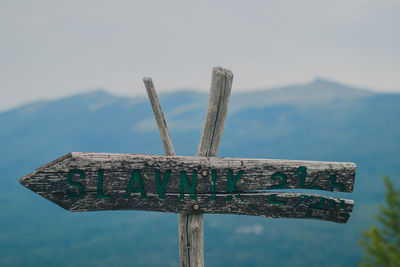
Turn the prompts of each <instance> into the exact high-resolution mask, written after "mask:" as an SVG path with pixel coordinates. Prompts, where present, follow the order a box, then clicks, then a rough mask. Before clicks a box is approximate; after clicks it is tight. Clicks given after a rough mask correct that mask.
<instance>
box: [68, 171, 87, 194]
mask: <svg viewBox="0 0 400 267" xmlns="http://www.w3.org/2000/svg"><path fill="white" fill-rule="evenodd" d="M75 175H79V177H80V178H81V179H82V180H84V179H85V173H84V172H83V171H81V170H77V169H74V170H70V171H69V172H68V176H67V183H68V184H69V185H70V186H72V187H76V188H77V189H78V193H73V192H72V190H70V189H67V192H66V193H67V196H68V197H70V198H80V197H83V196H84V195H85V188H84V186H83V184H81V183H79V182H74V181H72V177H74V176H75Z"/></svg>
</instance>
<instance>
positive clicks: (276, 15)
mask: <svg viewBox="0 0 400 267" xmlns="http://www.w3.org/2000/svg"><path fill="white" fill-rule="evenodd" d="M399 14H400V1H398V0H370V1H368V0H364V1H361V0H343V1H342V0H336V1H321V0H314V1H311V0H303V1H298V0H293V1H285V0H277V1H267V0H260V1H256V0H246V1H245V0H242V1H239V0H214V1H207V0H202V1H188V0H186V1H175V0H167V1H166V0H160V1H151V0H146V1H132V0H130V1H117V0H113V1H111V0H110V1H100V0H93V1H84V0H79V1H78V0H77V1H73V0H68V1H56V0H49V1H40V0H35V1H30V0H29V1H28V0H27V1H18V0H9V1H7V0H0V38H1V39H0V90H1V91H0V111H2V110H6V109H9V108H12V107H15V106H17V105H20V104H24V103H27V102H31V101H36V100H42V99H53V98H58V97H63V96H66V95H71V94H76V93H80V92H86V91H88V90H91V89H94V88H105V89H106V90H108V91H109V92H112V93H115V94H119V95H130V96H132V95H137V94H144V93H145V89H144V86H143V82H142V78H143V77H144V76H150V77H152V78H153V80H154V83H155V85H156V88H157V90H158V91H159V92H165V91H171V90H175V89H181V88H193V89H197V90H203V91H208V90H209V84H210V74H211V69H212V67H214V66H223V67H225V68H228V69H231V70H232V71H233V73H234V75H235V78H234V83H233V91H236V92H237V91H241V90H242V91H243V90H251V89H258V88H271V87H275V86H281V85H288V84H295V83H306V82H309V81H311V80H312V79H314V78H315V77H322V78H326V79H331V80H335V81H339V82H342V83H346V84H349V85H356V86H359V87H366V88H370V89H373V90H376V91H396V92H400V15H399Z"/></svg>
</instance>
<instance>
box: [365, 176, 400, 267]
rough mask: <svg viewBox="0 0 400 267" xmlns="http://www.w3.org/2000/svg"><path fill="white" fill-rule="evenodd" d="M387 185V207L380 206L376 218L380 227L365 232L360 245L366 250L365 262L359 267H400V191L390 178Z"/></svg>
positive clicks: (386, 182) (384, 177)
mask: <svg viewBox="0 0 400 267" xmlns="http://www.w3.org/2000/svg"><path fill="white" fill-rule="evenodd" d="M383 181H384V183H385V187H386V192H385V200H386V202H385V205H380V206H379V213H378V214H377V215H376V216H375V218H376V219H377V220H378V222H379V224H378V226H375V225H373V226H372V227H371V229H370V230H369V231H364V232H363V237H362V239H361V241H360V245H361V246H362V247H363V248H364V251H365V254H364V258H363V262H361V263H359V266H362V267H370V266H390V267H392V266H393V267H394V266H396V267H398V266H400V191H398V190H396V189H395V188H394V187H393V183H392V182H391V181H390V179H389V177H387V176H383Z"/></svg>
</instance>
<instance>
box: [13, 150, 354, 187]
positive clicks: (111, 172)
mask: <svg viewBox="0 0 400 267" xmlns="http://www.w3.org/2000/svg"><path fill="white" fill-rule="evenodd" d="M355 168H356V167H355V164H354V163H349V162H322V161H297V160H274V159H245V158H220V157H191V156H155V155H137V154H113V153H86V152H72V153H70V154H67V155H65V156H63V157H61V158H60V159H58V160H55V161H53V162H51V163H49V164H46V165H45V166H43V167H41V168H39V169H38V170H37V171H36V172H33V173H31V174H29V175H27V176H25V177H24V178H22V179H21V183H22V184H23V185H25V186H27V187H28V188H30V189H31V190H33V191H35V192H41V191H43V190H48V191H49V192H48V193H49V194H50V193H52V192H65V190H66V189H68V188H69V187H70V186H68V184H67V183H66V179H67V176H68V174H69V173H70V171H71V170H80V171H81V172H83V173H84V175H85V179H83V180H82V181H80V183H82V185H83V186H84V188H85V189H86V190H88V191H94V190H96V188H97V180H98V175H99V174H98V172H99V170H102V171H103V188H104V191H105V192H107V191H108V190H125V189H126V187H127V185H128V182H129V181H130V180H131V177H132V171H133V170H139V171H140V176H141V180H142V182H143V187H144V189H145V191H146V192H148V193H157V183H156V172H157V171H158V172H159V175H160V179H162V180H163V179H164V177H165V175H166V173H169V177H168V182H167V183H166V184H165V186H164V188H163V189H164V191H165V193H180V185H181V180H187V181H188V182H189V183H192V182H193V181H192V180H193V175H195V176H196V178H197V183H196V186H195V191H196V193H198V194H204V193H209V194H212V193H223V192H228V193H229V192H231V193H236V192H238V193H241V192H255V191H259V190H270V189H312V190H325V191H340V192H351V191H352V190H353V185H354V177H355ZM240 174H241V175H240ZM75 176H76V177H75ZM75 176H74V177H72V179H73V180H77V179H78V180H79V177H78V176H77V175H75ZM239 176H240V177H239ZM182 177H183V178H182ZM50 188H51V189H50ZM184 190H185V192H184V193H185V194H186V193H188V191H187V186H185V189H184Z"/></svg>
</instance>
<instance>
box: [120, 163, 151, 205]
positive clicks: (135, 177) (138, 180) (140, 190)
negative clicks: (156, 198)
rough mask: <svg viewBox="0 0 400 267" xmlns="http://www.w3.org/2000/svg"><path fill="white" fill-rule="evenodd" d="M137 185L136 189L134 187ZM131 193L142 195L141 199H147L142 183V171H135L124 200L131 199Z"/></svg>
mask: <svg viewBox="0 0 400 267" xmlns="http://www.w3.org/2000/svg"><path fill="white" fill-rule="evenodd" d="M135 183H136V185H137V186H136V187H135V188H134V187H133V186H134V185H135ZM131 193H140V197H141V198H142V199H146V198H147V196H146V193H145V191H144V187H143V182H142V175H141V173H140V170H133V171H132V175H131V179H130V180H129V183H128V186H127V187H126V191H125V195H124V198H130V196H131Z"/></svg>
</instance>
